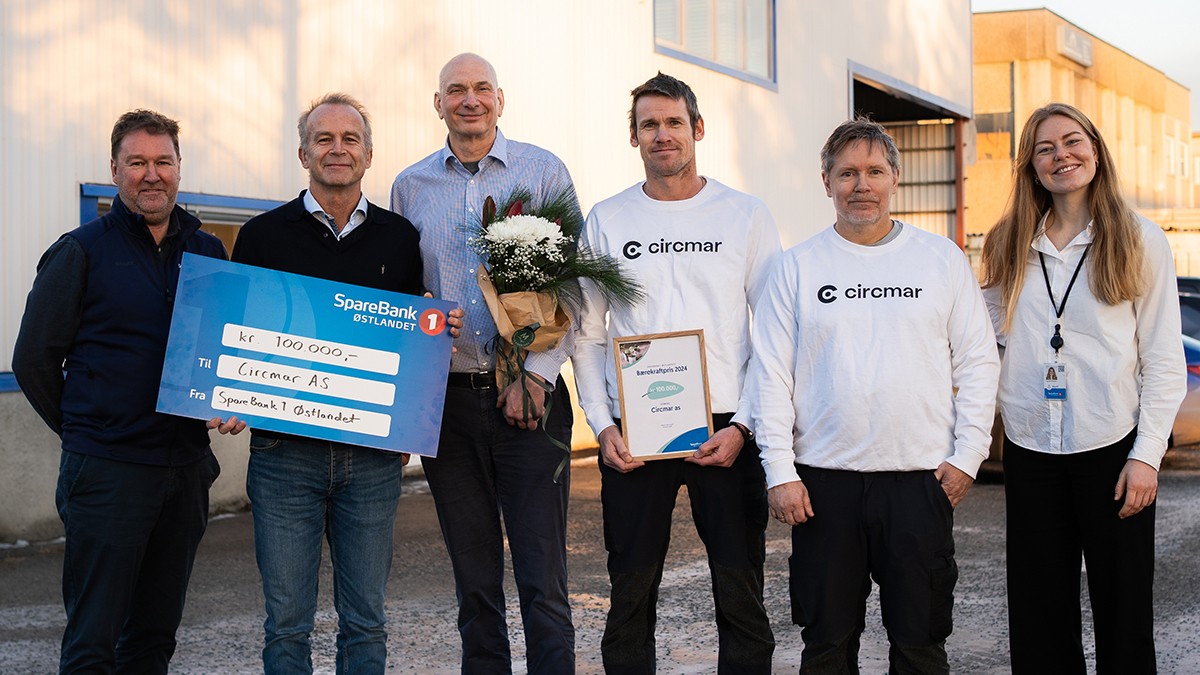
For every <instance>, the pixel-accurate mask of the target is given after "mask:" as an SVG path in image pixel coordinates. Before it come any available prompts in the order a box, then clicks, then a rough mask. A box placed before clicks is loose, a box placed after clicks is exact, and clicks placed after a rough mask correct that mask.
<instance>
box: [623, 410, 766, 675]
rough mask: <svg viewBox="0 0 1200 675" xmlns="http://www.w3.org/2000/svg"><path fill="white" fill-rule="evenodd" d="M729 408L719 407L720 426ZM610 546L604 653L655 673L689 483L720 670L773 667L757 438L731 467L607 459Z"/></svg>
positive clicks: (628, 669) (629, 668) (631, 669)
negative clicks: (669, 569) (665, 581)
mask: <svg viewBox="0 0 1200 675" xmlns="http://www.w3.org/2000/svg"><path fill="white" fill-rule="evenodd" d="M731 417H732V416H731V415H728V414H726V415H714V420H713V421H714V427H715V428H718V429H720V428H723V427H724V426H727V425H728V424H729V419H730V418H731ZM600 476H601V480H602V487H601V491H600V497H601V502H602V506H603V509H604V545H605V548H607V549H608V576H609V579H610V581H611V582H612V602H611V605H610V609H609V612H608V621H607V624H606V626H605V628H604V638H603V640H602V642H601V653H602V656H603V661H604V669H605V671H607V672H608V673H654V672H655V669H656V656H655V641H654V628H655V624H656V622H657V618H658V614H657V605H658V588H659V585H660V583H661V582H662V574H663V563H664V561H665V560H666V556H667V548H668V547H669V545H670V541H671V512H672V511H673V510H674V508H675V497H676V495H677V494H678V492H679V488H680V486H683V485H686V486H687V489H688V497H689V499H690V500H691V505H692V518H693V519H694V520H695V523H696V531H697V532H698V533H699V534H700V539H701V541H703V542H704V547H705V549H706V550H707V552H708V566H709V570H710V572H711V573H712V587H713V603H714V605H715V607H716V618H717V635H718V645H719V652H718V657H717V672H719V673H770V672H771V655H772V654H773V653H774V651H775V638H774V635H773V634H772V633H771V622H770V620H769V619H768V618H767V612H766V608H765V607H764V606H763V562H764V561H765V560H766V536H765V532H766V527H767V494H766V483H765V478H764V476H763V469H762V464H761V463H760V461H759V458H758V447H757V446H756V445H754V444H753V443H750V444H747V445H746V446H745V447H743V448H742V450H741V452H740V453H739V454H738V457H737V459H736V460H735V461H734V464H733V466H731V467H729V468H720V467H705V466H698V465H696V464H692V463H690V462H685V461H684V460H683V459H663V460H655V461H651V462H646V465H645V466H643V467H641V468H638V469H634V470H633V471H631V472H629V473H621V472H619V471H616V470H614V469H611V468H609V467H608V466H607V465H606V464H605V463H604V460H603V459H601V460H600Z"/></svg>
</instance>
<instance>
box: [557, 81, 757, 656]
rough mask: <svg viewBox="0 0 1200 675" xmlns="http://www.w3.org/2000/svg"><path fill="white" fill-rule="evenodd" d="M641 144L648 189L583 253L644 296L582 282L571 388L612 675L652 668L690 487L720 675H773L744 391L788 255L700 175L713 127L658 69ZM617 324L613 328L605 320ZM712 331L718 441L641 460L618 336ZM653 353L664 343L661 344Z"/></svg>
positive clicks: (615, 200) (599, 223) (591, 229)
mask: <svg viewBox="0 0 1200 675" xmlns="http://www.w3.org/2000/svg"><path fill="white" fill-rule="evenodd" d="M632 98H633V104H632V107H631V109H630V112H629V127H630V143H631V144H632V145H633V146H634V147H636V148H638V150H639V151H640V152H641V156H642V163H643V164H644V165H645V170H646V180H645V181H641V182H638V183H637V184H635V185H633V186H632V187H630V188H628V189H627V190H625V191H623V192H621V193H618V194H617V195H615V196H613V197H611V198H609V199H606V200H604V201H602V202H600V203H599V204H597V205H596V206H595V208H593V209H592V212H591V213H590V214H588V218H587V225H586V228H585V236H586V239H587V243H588V245H589V246H590V247H591V248H592V249H594V250H597V251H599V252H604V253H611V254H612V255H614V256H617V258H618V259H619V260H620V261H621V264H622V267H623V268H624V269H625V270H626V271H627V272H628V273H630V274H631V275H633V276H634V277H635V278H636V279H637V280H638V281H639V282H641V284H642V286H643V288H645V289H646V299H645V301H643V302H641V303H640V304H638V305H636V306H634V307H617V306H609V305H608V304H607V303H605V301H604V297H603V296H602V295H601V294H600V293H598V292H597V291H596V289H595V287H593V286H590V285H589V284H584V291H585V294H586V295H585V299H586V302H585V306H584V310H583V312H582V313H581V319H580V321H581V328H580V333H579V336H578V338H577V340H576V346H575V356H574V357H573V363H574V366H575V381H576V384H577V385H578V387H579V400H580V405H581V406H582V408H583V411H584V413H585V414H586V415H587V420H588V424H590V425H591V427H592V430H593V431H594V432H595V433H596V436H597V438H598V440H599V442H600V476H601V480H602V486H601V491H600V498H601V503H602V506H603V512H604V544H605V548H606V549H607V550H608V575H609V579H610V581H611V582H612V595H611V605H610V608H609V612H608V621H607V624H606V626H605V629H604V637H603V639H602V641H601V645H600V651H601V655H602V658H603V661H604V668H605V670H606V672H608V673H623V674H624V673H648V674H649V673H654V672H655V670H656V665H657V662H656V654H655V641H654V627H655V621H656V618H657V614H656V604H657V601H658V594H659V593H658V592H659V584H660V582H661V581H662V573H663V562H664V560H665V558H666V555H667V547H668V544H669V541H670V534H671V511H672V509H673V508H674V507H675V497H676V495H677V494H678V492H679V488H680V486H682V485H686V486H687V489H688V496H689V498H690V500H691V504H692V518H693V519H694V521H695V523H696V529H697V530H698V531H699V533H700V538H701V539H702V540H703V541H704V544H705V548H706V550H707V552H708V562H709V568H710V571H711V573H712V587H713V596H714V597H713V602H714V605H715V610H716V612H715V614H716V620H717V633H718V641H719V643H720V647H719V650H718V654H717V672H718V673H728V672H737V673H770V672H771V655H772V653H773V652H774V649H775V640H774V637H773V635H772V633H771V624H770V621H769V620H768V618H767V613H766V609H765V608H764V606H763V562H764V560H765V557H766V548H765V534H764V533H765V530H766V526H767V495H766V487H765V484H764V482H763V469H762V466H760V464H759V462H758V448H757V447H756V446H755V445H754V434H753V432H752V431H751V427H750V426H749V424H748V423H749V421H750V414H749V411H748V410H747V409H746V406H745V405H744V396H743V388H742V382H743V381H744V379H745V373H746V364H747V363H748V361H749V359H750V316H749V314H750V308H751V307H753V306H754V305H755V304H756V303H757V302H758V299H759V297H761V295H762V290H763V287H764V285H765V284H766V280H767V277H768V276H769V273H770V266H771V264H772V263H773V261H774V259H775V258H776V257H777V255H778V253H779V234H778V232H777V231H776V229H775V221H774V220H773V219H772V218H771V214H770V213H769V212H768V211H767V207H766V205H764V204H763V203H762V201H761V200H759V199H757V198H755V197H752V196H750V195H747V194H744V193H742V192H738V191H737V190H733V189H731V188H728V187H726V186H724V185H722V184H720V183H718V182H717V181H715V180H713V179H711V178H706V177H705V176H701V175H700V174H698V173H697V172H696V152H695V149H696V142H697V141H699V140H701V139H702V138H704V119H703V118H702V117H701V116H700V109H699V105H698V104H697V102H696V95H695V93H693V92H692V90H691V88H690V87H688V85H687V84H685V83H683V82H681V81H679V80H677V79H675V78H673V77H671V76H669V75H664V74H662V73H659V74H658V75H656V76H655V77H653V78H651V79H650V80H648V81H647V82H645V83H644V84H642V85H641V86H639V87H638V88H636V89H634V90H633V92H632ZM606 317H607V325H606V323H605V318H606ZM693 329H703V330H704V347H705V353H706V359H707V363H708V385H709V401H710V404H711V406H712V412H713V427H714V428H715V429H716V432H715V433H714V434H713V435H712V437H711V438H708V439H707V440H706V441H704V442H703V443H701V444H700V445H699V447H698V448H697V449H696V451H695V453H694V454H693V455H691V456H688V457H686V458H684V459H679V458H675V459H661V460H657V461H652V462H644V461H641V460H638V459H635V458H634V457H633V456H632V455H631V454H630V451H629V449H628V448H627V447H626V446H625V443H624V441H623V439H622V435H621V429H620V426H619V420H617V419H616V418H617V417H619V416H620V413H621V407H620V403H619V401H618V398H617V374H616V362H615V360H614V358H613V352H612V338H614V337H629V336H634V335H645V334H650V333H664V332H672V331H681V330H693ZM652 349H653V347H652Z"/></svg>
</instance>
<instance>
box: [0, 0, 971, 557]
mask: <svg viewBox="0 0 1200 675" xmlns="http://www.w3.org/2000/svg"><path fill="white" fill-rule="evenodd" d="M654 7H655V0H605V1H604V2H584V1H583V0H518V1H514V2H491V1H486V0H444V1H441V2H421V1H417V0H353V1H352V0H258V1H256V2H246V1H244V0H189V1H188V2H161V1H158V2H149V1H146V0H8V1H6V2H4V3H0V134H2V135H3V142H0V222H3V223H4V227H3V228H0V259H2V261H0V385H2V384H3V382H4V379H3V378H4V377H5V375H4V373H6V372H7V371H10V370H11V353H12V346H13V341H14V338H15V336H16V332H17V327H18V323H19V321H20V317H21V312H22V310H23V308H24V302H25V295H26V294H27V292H28V289H29V285H30V283H31V281H32V279H33V276H34V270H35V266H36V263H37V260H38V257H39V256H40V255H41V253H42V251H43V250H45V248H46V247H47V246H48V245H49V244H50V243H52V242H53V241H54V240H55V239H56V238H57V237H59V236H60V235H61V234H62V233H63V232H66V231H68V230H70V229H71V228H73V227H75V226H76V225H78V224H79V222H80V186H81V185H83V184H104V185H107V184H110V183H111V174H110V169H109V138H108V137H109V132H110V130H111V126H112V123H113V121H114V120H115V119H116V118H117V117H118V116H119V115H120V114H121V113H122V112H124V111H126V110H129V109H131V108H135V107H149V108H155V109H158V110H160V111H161V112H164V113H166V114H168V115H171V116H173V117H175V118H177V119H179V120H180V122H181V124H182V138H181V144H182V156H183V162H182V184H181V190H184V191H187V192H194V193H203V194H207V195H220V196H225V197H235V198H248V199H272V200H286V199H290V198H292V197H294V196H295V195H296V194H297V192H298V191H299V190H300V189H301V188H303V187H304V186H305V184H306V176H305V174H304V172H303V171H302V169H301V167H300V164H299V162H298V161H297V158H296V148H297V144H298V139H297V133H296V128H295V123H296V117H297V115H298V113H299V111H300V109H301V108H302V107H303V106H304V105H306V104H307V102H308V101H310V100H311V99H313V98H314V97H317V96H319V95H321V94H323V93H325V92H328V91H335V90H340V91H346V92H348V93H351V94H353V95H355V96H357V97H358V98H360V99H361V100H362V101H363V102H364V103H365V104H366V106H367V107H368V109H369V110H370V112H371V113H372V115H373V120H374V124H373V126H374V143H375V150H374V162H373V165H372V168H371V169H370V170H369V171H368V173H367V176H366V180H365V183H364V190H365V192H366V194H367V197H368V198H369V199H371V200H372V201H375V202H377V203H380V204H386V203H387V201H388V192H389V188H390V185H391V181H392V179H393V178H394V177H395V175H396V174H397V173H398V172H399V171H400V170H402V169H403V168H404V167H406V166H407V165H409V164H411V163H412V162H415V161H417V160H419V159H420V158H422V157H424V156H425V155H427V154H429V153H430V152H432V151H433V150H434V149H436V148H438V147H439V146H441V145H442V143H443V142H444V138H445V127H444V125H443V123H442V122H441V121H440V120H439V119H438V118H437V115H436V113H435V112H434V109H433V92H434V90H435V89H436V87H437V74H438V70H439V69H440V68H441V66H442V65H443V64H444V63H445V61H446V60H447V59H448V58H450V57H451V56H453V55H454V54H456V53H459V52H463V51H474V52H477V53H479V54H482V55H483V56H485V57H486V58H488V59H490V60H491V61H492V63H493V64H494V65H495V66H496V69H497V71H498V73H499V78H500V85H501V87H502V88H503V89H504V92H505V97H506V107H505V111H504V116H503V117H502V119H501V120H500V125H501V128H502V129H503V130H504V132H505V134H506V135H508V136H509V137H510V138H515V139H519V140H523V141H528V142H532V143H536V144H538V145H541V146H543V147H546V148H548V149H550V150H552V151H553V152H555V153H556V154H558V155H559V156H560V157H562V158H563V160H564V161H565V162H566V164H567V166H568V167H569V168H570V170H571V172H572V174H573V176H574V179H575V181H576V186H577V188H578V192H579V195H580V198H581V201H582V202H583V206H584V209H585V210H586V209H588V208H590V206H591V205H593V204H595V203H596V202H597V201H599V200H600V199H603V198H605V197H607V196H609V195H611V194H613V193H615V192H617V191H619V190H621V189H624V188H625V187H627V186H628V185H630V184H632V183H633V182H635V181H637V180H639V179H640V178H641V177H642V176H643V171H642V165H641V161H640V159H639V155H638V152H637V150H635V149H633V148H631V147H630V145H629V131H628V119H627V112H628V108H629V91H630V89H632V88H633V87H634V86H636V85H637V84H640V83H641V82H643V81H645V80H646V79H647V78H649V77H650V76H652V75H654V73H655V72H657V71H659V70H662V71H664V72H666V73H669V74H671V75H675V76H677V77H679V78H681V79H683V80H685V81H687V82H688V83H689V84H691V85H692V87H693V88H694V89H695V91H696V92H697V94H698V96H699V99H700V106H701V111H702V112H703V114H704V117H705V121H706V136H705V138H704V140H703V141H702V142H701V143H700V144H699V145H698V147H697V152H698V162H699V169H700V171H701V173H704V174H706V175H710V176H713V177H714V178H717V179H719V180H721V181H722V182H725V183H727V184H729V185H731V186H733V187H736V188H739V189H742V190H745V191H747V192H750V193H753V194H755V195H758V196H760V197H762V198H763V199H764V200H765V201H766V202H767V204H768V206H769V207H770V208H771V210H772V212H773V213H774V215H775V217H776V219H777V221H778V222H779V225H780V229H781V232H782V235H783V239H784V244H785V245H792V244H796V243H798V242H799V241H801V240H802V239H804V238H807V237H808V236H810V235H811V234H813V233H814V232H816V231H817V230H819V229H821V228H823V227H825V226H827V225H828V224H830V223H832V220H833V210H832V207H831V206H830V203H829V200H828V198H827V197H826V196H825V194H824V190H823V188H822V187H821V182H820V177H819V165H818V158H817V155H818V152H819V149H820V146H821V144H822V143H823V141H824V139H825V137H826V136H827V135H828V133H829V131H831V130H832V128H833V127H834V126H835V125H836V124H837V123H839V122H840V121H842V120H844V119H846V117H847V116H848V114H849V110H850V108H849V105H850V103H849V98H850V93H849V92H850V86H851V77H850V70H849V68H850V66H849V64H850V62H854V63H856V64H861V65H862V66H865V67H867V68H869V69H871V70H873V71H875V72H878V73H882V74H885V75H886V76H888V77H889V78H891V79H893V80H894V81H895V82H899V83H902V84H903V85H905V86H907V87H908V88H910V89H911V90H912V91H917V92H926V93H928V94H929V95H931V96H934V97H937V98H939V99H941V100H944V101H950V102H953V103H954V104H955V105H956V106H958V107H959V108H961V109H962V110H968V111H969V110H970V107H971V70H970V68H971V65H970V64H971V60H970V54H971V32H970V31H971V23H970V21H971V15H970V6H969V2H967V0H896V1H885V0H848V1H846V2H839V3H809V2H792V1H790V0H789V1H782V2H776V3H774V4H773V7H774V12H775V30H774V38H775V44H774V49H775V55H776V61H775V73H776V75H775V78H774V80H775V82H774V86H763V85H762V84H760V83H754V82H748V81H745V80H743V79H738V78H735V77H731V76H729V75H727V74H723V73H720V72H717V71H716V70H712V69H710V68H707V67H705V66H703V65H699V64H697V63H694V62H690V61H686V60H680V59H677V58H673V57H671V56H666V55H663V54H660V53H657V52H656V51H655V32H654V23H653V22H654ZM768 84H769V83H768ZM8 381H9V385H8V386H9V393H0V420H4V422H5V425H6V427H8V426H10V425H11V426H12V427H13V428H12V429H9V428H6V429H5V430H4V431H5V434H3V436H0V438H4V437H7V439H6V440H0V476H6V477H5V478H2V479H0V481H4V482H5V483H7V482H8V481H10V480H11V478H9V477H8V476H11V475H12V474H11V473H9V472H8V471H5V470H4V469H5V467H12V466H16V465H18V464H21V463H23V462H26V461H27V460H26V455H27V454H28V453H29V452H35V450H31V449H30V448H31V447H36V448H37V450H36V452H43V453H45V452H49V453H53V452H54V448H53V444H52V443H51V442H49V441H47V440H46V439H45V438H42V436H44V435H45V434H43V433H41V432H42V430H40V429H38V430H34V431H30V430H28V429H27V428H26V427H28V426H30V425H33V426H36V425H37V424H38V423H39V422H38V421H37V419H36V417H35V416H33V414H32V412H31V411H30V410H28V406H27V405H25V402H24V400H23V399H22V397H21V395H20V394H19V393H14V392H12V390H11V376H9V380H8ZM10 431H13V432H15V433H17V434H24V435H23V436H21V437H14V436H13V434H12V433H9V432H10ZM47 463H48V464H50V465H53V464H54V462H53V461H50V462H45V461H43V462H42V464H47ZM222 480H223V481H224V480H225V479H224V478H223V479H222ZM37 490H38V495H39V497H38V499H41V500H42V502H45V501H46V499H47V493H48V492H52V488H50V487H47V486H46V485H45V484H44V483H43V484H39V485H38V486H37ZM6 492H8V487H7V485H4V484H0V495H3V494H5V493H6ZM10 494H11V493H10ZM13 499H14V500H17V501H19V502H21V503H24V502H23V501H21V500H22V499H23V498H22V497H20V496H18V495H13ZM42 506H43V507H45V504H43V505H42ZM0 507H4V505H3V504H0ZM48 510H49V509H47V508H43V511H48ZM0 511H3V508H0ZM51 514H52V511H51ZM44 527H45V526H43V530H44ZM6 528H7V531H8V532H12V531H14V528H16V529H20V528H19V527H16V526H11V525H5V524H4V523H2V522H0V540H3V539H4V538H5V537H6V531H5V529H6Z"/></svg>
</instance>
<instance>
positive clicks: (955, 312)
mask: <svg viewBox="0 0 1200 675" xmlns="http://www.w3.org/2000/svg"><path fill="white" fill-rule="evenodd" d="M949 271H950V273H951V275H952V276H954V277H956V278H954V279H953V282H956V285H957V287H958V293H957V297H956V298H955V301H954V306H953V308H952V309H951V313H950V317H949V321H948V326H947V332H948V334H949V338H950V360H951V378H952V381H953V383H954V387H955V389H956V393H955V395H954V452H953V453H952V454H951V455H950V457H949V458H947V460H946V461H948V462H949V463H950V464H952V465H954V466H955V467H957V468H958V469H960V470H962V471H963V472H965V473H967V474H968V475H970V476H971V477H972V478H974V477H975V474H976V473H978V471H979V465H980V464H982V463H983V460H985V459H987V456H988V448H989V447H990V446H991V441H992V421H993V420H994V419H995V414H996V391H997V389H998V387H999V380H1000V358H999V354H998V352H997V349H996V335H995V332H994V331H993V330H992V318H991V316H990V315H991V313H990V312H989V308H988V307H987V306H986V305H985V304H984V299H983V294H982V293H981V292H980V290H979V284H978V282H976V280H975V275H974V273H973V272H972V271H971V266H970V264H969V263H968V262H967V259H966V256H963V255H961V254H960V255H958V256H957V258H956V259H955V260H954V261H952V263H951V268H950V270H949Z"/></svg>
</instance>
